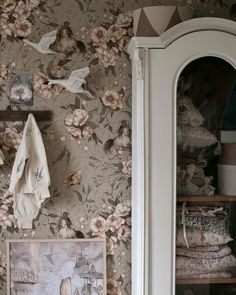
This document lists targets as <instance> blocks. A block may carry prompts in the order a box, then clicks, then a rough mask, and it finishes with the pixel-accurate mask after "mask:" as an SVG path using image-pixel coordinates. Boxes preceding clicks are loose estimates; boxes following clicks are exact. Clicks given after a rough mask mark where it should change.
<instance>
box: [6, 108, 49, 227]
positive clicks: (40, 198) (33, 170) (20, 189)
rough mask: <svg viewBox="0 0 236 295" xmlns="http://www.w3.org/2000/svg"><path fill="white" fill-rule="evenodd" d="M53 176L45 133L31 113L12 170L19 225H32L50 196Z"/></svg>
mask: <svg viewBox="0 0 236 295" xmlns="http://www.w3.org/2000/svg"><path fill="white" fill-rule="evenodd" d="M49 185H50V176H49V172H48V165H47V158H46V153H45V148H44V145H43V140H42V136H41V133H40V130H39V128H38V126H37V123H36V121H35V118H34V116H33V115H32V114H29V116H28V120H27V122H26V124H25V128H24V132H23V137H22V140H21V143H20V147H19V149H18V151H17V153H16V158H15V162H14V165H13V169H12V175H11V181H10V187H9V191H10V192H11V193H12V194H13V196H14V203H13V209H14V216H15V218H16V220H17V223H18V227H19V228H28V229H30V228H32V222H33V219H35V218H36V217H37V216H38V213H39V210H40V208H41V206H42V203H43V202H44V201H45V200H46V199H47V198H49V197H50V192H49V189H48V187H49Z"/></svg>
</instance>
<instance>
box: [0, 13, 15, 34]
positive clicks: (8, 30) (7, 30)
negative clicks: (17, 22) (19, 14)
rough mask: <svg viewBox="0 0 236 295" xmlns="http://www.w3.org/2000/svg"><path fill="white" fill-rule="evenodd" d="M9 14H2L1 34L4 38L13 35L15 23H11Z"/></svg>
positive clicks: (0, 17) (0, 20) (0, 22)
mask: <svg viewBox="0 0 236 295" xmlns="http://www.w3.org/2000/svg"><path fill="white" fill-rule="evenodd" d="M8 19H9V17H8V15H7V14H2V15H1V16H0V35H1V36H2V37H4V38H6V37H7V36H11V35H12V29H13V24H10V23H9V20H8Z"/></svg>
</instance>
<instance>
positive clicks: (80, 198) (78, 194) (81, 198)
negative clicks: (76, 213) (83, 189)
mask: <svg viewBox="0 0 236 295" xmlns="http://www.w3.org/2000/svg"><path fill="white" fill-rule="evenodd" d="M73 192H74V193H75V194H76V195H77V198H78V200H79V201H80V202H81V203H82V202H83V197H82V195H81V193H80V192H78V191H73Z"/></svg>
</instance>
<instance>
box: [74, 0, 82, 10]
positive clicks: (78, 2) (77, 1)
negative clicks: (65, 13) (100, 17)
mask: <svg viewBox="0 0 236 295" xmlns="http://www.w3.org/2000/svg"><path fill="white" fill-rule="evenodd" d="M75 2H76V3H77V4H78V5H79V8H80V10H81V11H84V6H83V4H82V3H81V1H79V0H75Z"/></svg>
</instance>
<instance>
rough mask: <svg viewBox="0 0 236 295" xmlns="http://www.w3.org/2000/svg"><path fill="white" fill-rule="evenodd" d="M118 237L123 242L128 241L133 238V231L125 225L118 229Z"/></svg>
mask: <svg viewBox="0 0 236 295" xmlns="http://www.w3.org/2000/svg"><path fill="white" fill-rule="evenodd" d="M117 238H118V240H121V241H123V242H126V241H127V240H129V239H130V238H131V231H130V228H129V227H128V226H127V225H123V226H122V227H120V228H119V229H118V230H117Z"/></svg>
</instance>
